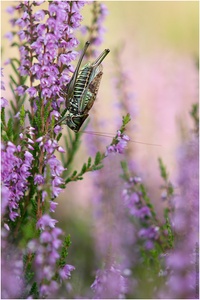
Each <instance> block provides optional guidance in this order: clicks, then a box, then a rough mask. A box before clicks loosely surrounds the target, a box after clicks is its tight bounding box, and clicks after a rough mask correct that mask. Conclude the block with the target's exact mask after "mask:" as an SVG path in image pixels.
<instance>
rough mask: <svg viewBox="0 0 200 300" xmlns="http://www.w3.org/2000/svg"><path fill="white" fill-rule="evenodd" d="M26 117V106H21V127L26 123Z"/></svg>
mask: <svg viewBox="0 0 200 300" xmlns="http://www.w3.org/2000/svg"><path fill="white" fill-rule="evenodd" d="M25 116H26V113H25V109H24V105H22V106H21V109H20V115H19V117H20V125H21V126H24V123H25Z"/></svg>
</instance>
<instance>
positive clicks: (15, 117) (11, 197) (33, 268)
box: [1, 1, 129, 298]
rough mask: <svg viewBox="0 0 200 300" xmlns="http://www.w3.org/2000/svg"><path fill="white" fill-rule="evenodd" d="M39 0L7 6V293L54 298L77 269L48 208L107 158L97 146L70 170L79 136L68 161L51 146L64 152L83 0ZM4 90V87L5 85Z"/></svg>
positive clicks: (4, 233)
mask: <svg viewBox="0 0 200 300" xmlns="http://www.w3.org/2000/svg"><path fill="white" fill-rule="evenodd" d="M43 2H44V1H22V2H19V3H18V4H17V5H15V6H12V7H9V8H8V12H9V13H10V14H12V19H11V20H10V22H11V24H12V26H13V30H12V32H10V33H7V35H6V37H7V38H9V39H10V40H13V43H12V46H15V47H17V49H18V50H19V54H20V59H19V60H18V59H16V58H12V59H10V61H9V62H10V64H11V66H12V69H13V72H14V76H13V75H11V76H10V87H11V90H12V93H13V100H12V102H11V109H10V115H11V117H10V119H9V120H8V121H6V114H5V107H6V105H7V100H6V99H5V98H4V97H2V99H1V107H2V110H1V117H2V118H1V119H2V146H1V148H2V169H1V170H2V226H3V227H4V229H3V231H2V252H3V255H2V269H3V272H5V274H7V280H6V281H4V280H3V281H2V295H3V297H5V298H13V297H14V298H15V297H18V298H24V297H25V298H27V297H29V298H46V297H47V298H48V297H50V296H51V297H56V296H58V295H59V294H60V291H61V289H62V285H63V286H66V285H65V281H66V280H67V279H69V278H70V275H71V271H73V270H75V267H74V266H72V265H70V264H67V260H66V258H67V249H68V247H69V245H70V238H69V237H67V238H64V232H63V231H62V230H61V229H60V228H59V227H57V220H56V219H55V218H52V217H51V216H50V213H53V212H55V209H56V206H57V202H56V198H57V197H58V196H59V194H60V193H61V191H62V190H63V188H65V186H66V184H67V183H68V182H70V181H77V180H80V179H82V176H83V174H84V173H86V172H89V171H94V170H97V169H99V168H102V166H103V165H102V160H103V159H104V158H105V157H106V154H105V153H100V152H98V153H97V154H96V156H95V158H94V162H92V158H91V157H89V159H88V162H87V164H86V163H84V164H83V167H82V169H81V171H80V172H77V171H74V172H73V174H72V175H71V176H69V174H67V168H66V166H67V165H68V162H69V159H70V161H72V160H73V157H74V153H75V152H76V150H77V147H78V146H77V144H78V143H77V141H78V139H79V138H80V135H77V136H75V138H71V136H70V141H71V145H70V148H68V146H67V147H66V148H67V150H68V153H67V154H68V159H67V160H66V159H65V160H63V163H61V161H60V160H59V159H58V158H57V156H56V152H58V153H61V154H62V153H64V152H65V150H64V149H63V148H62V147H61V146H60V145H59V140H60V138H61V135H62V133H61V130H62V128H61V126H60V125H56V126H55V123H56V121H57V120H59V118H61V116H62V111H64V109H65V105H64V102H65V99H64V97H65V90H66V85H67V84H68V83H69V81H70V79H71V73H73V67H72V65H71V63H72V61H73V60H75V59H76V56H77V52H76V51H75V50H74V49H75V48H76V47H77V45H78V44H79V41H78V40H77V38H76V37H75V31H76V30H77V29H78V28H79V27H80V24H81V23H80V22H81V20H82V15H81V13H80V10H81V8H82V7H83V6H84V4H85V3H84V1H51V2H49V3H48V6H47V7H46V6H42V8H40V9H38V7H40V6H41V5H45V4H46V3H44V4H43ZM15 14H16V16H15ZM2 89H3V90H5V87H4V84H3V83H2ZM27 100H29V101H27ZM28 105H29V106H30V108H28V109H27V107H28ZM128 121H129V118H128ZM27 123H29V124H28V125H27ZM124 126H125V122H124ZM122 130H123V127H122ZM123 137H124V135H123V132H121V134H118V135H117V136H116V138H115V139H114V140H113V142H112V145H113V147H116V149H117V145H118V144H119V145H121V144H120V143H121V142H120V141H121V139H123ZM118 147H122V146H118ZM124 147H125V145H124ZM120 149H121V148H120ZM69 157H70V158H69ZM14 248H16V249H17V250H16V255H13V251H14V250H13V249H14ZM10 256H12V260H10ZM11 265H12V266H13V268H11ZM11 282H12V285H11ZM67 287H68V288H69V285H67ZM65 293H66V292H65Z"/></svg>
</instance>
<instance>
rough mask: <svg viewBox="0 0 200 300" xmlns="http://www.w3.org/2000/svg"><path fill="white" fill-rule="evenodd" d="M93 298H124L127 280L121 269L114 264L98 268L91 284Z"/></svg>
mask: <svg viewBox="0 0 200 300" xmlns="http://www.w3.org/2000/svg"><path fill="white" fill-rule="evenodd" d="M91 288H92V289H93V291H94V296H95V299H103V298H107V299H110V298H115V299H117V298H124V297H125V294H126V293H127V282H126V279H125V278H124V277H123V276H122V274H121V271H120V270H119V269H117V268H116V267H115V266H111V267H110V268H109V269H105V270H98V271H97V274H96V278H95V281H94V282H93V284H92V285H91Z"/></svg>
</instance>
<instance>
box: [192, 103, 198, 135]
mask: <svg viewBox="0 0 200 300" xmlns="http://www.w3.org/2000/svg"><path fill="white" fill-rule="evenodd" d="M190 115H191V117H192V119H193V121H194V132H195V133H196V134H197V135H199V103H195V104H193V105H192V109H191V111H190Z"/></svg>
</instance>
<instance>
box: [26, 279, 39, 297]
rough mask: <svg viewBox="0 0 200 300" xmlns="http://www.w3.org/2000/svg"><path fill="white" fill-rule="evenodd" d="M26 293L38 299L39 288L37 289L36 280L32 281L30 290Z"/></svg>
mask: <svg viewBox="0 0 200 300" xmlns="http://www.w3.org/2000/svg"><path fill="white" fill-rule="evenodd" d="M28 295H29V296H32V297H33V299H39V290H38V285H37V282H34V283H33V284H32V287H31V289H30V292H29V293H28Z"/></svg>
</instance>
